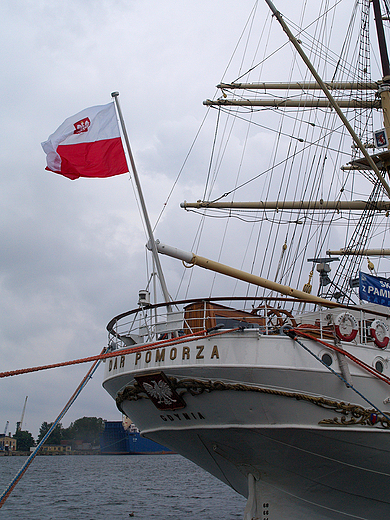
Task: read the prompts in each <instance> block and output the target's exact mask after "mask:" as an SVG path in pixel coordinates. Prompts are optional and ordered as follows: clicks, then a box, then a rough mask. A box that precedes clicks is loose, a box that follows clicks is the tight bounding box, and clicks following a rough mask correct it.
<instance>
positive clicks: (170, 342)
mask: <svg viewBox="0 0 390 520" xmlns="http://www.w3.org/2000/svg"><path fill="white" fill-rule="evenodd" d="M238 330H240V327H237V328H235V329H230V330H229V329H227V330H223V331H220V332H215V333H213V334H207V337H208V338H210V337H214V336H220V335H222V334H227V333H229V332H235V331H238ZM206 333H207V331H206V330H201V331H198V332H193V333H191V334H186V335H185V336H180V338H171V339H167V340H159V341H155V342H153V343H148V344H146V345H141V346H138V347H130V348H124V349H120V350H115V351H113V352H106V350H107V349H104V350H103V351H102V353H101V354H98V355H96V356H90V357H86V358H80V359H73V360H71V361H62V362H59V363H52V364H51V365H41V366H37V367H30V368H20V369H17V370H9V371H7V372H0V379H1V378H3V377H10V376H18V375H21V374H28V373H31V372H39V371H41V370H48V369H50V368H59V367H66V366H70V365H80V364H82V363H90V362H91V361H102V360H104V359H109V358H114V357H118V356H125V355H127V354H133V353H134V352H142V351H144V350H154V349H156V348H161V347H169V346H170V345H178V344H180V343H185V342H186V341H188V339H189V338H192V337H194V336H200V337H204V335H205V334H206ZM103 352H104V353H103Z"/></svg>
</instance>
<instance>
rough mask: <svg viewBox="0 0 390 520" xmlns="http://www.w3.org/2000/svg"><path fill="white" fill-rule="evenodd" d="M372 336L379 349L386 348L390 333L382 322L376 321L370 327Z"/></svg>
mask: <svg viewBox="0 0 390 520" xmlns="http://www.w3.org/2000/svg"><path fill="white" fill-rule="evenodd" d="M370 334H371V337H372V339H373V340H374V342H375V344H376V345H377V346H378V347H379V348H386V347H387V345H388V343H389V340H390V331H389V327H388V326H387V324H386V323H385V322H384V321H382V320H374V321H373V322H372V323H371V325H370Z"/></svg>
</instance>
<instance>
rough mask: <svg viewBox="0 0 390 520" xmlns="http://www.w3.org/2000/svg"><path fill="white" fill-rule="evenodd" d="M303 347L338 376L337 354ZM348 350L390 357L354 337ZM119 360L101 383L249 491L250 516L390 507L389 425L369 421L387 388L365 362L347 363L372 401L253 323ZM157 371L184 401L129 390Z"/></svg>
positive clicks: (178, 446) (346, 514)
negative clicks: (157, 400) (169, 404)
mask: <svg viewBox="0 0 390 520" xmlns="http://www.w3.org/2000/svg"><path fill="white" fill-rule="evenodd" d="M303 343H304V344H305V346H306V347H308V348H309V349H310V351H311V352H312V353H313V354H314V355H315V356H317V357H318V358H321V357H322V356H323V354H324V353H327V354H329V355H330V356H332V358H333V363H332V365H331V368H333V370H335V371H336V372H337V373H339V374H340V369H339V367H338V363H337V359H336V357H335V354H334V352H332V351H331V350H329V349H327V348H326V347H324V346H323V345H321V344H319V343H317V342H316V341H310V340H305V341H304V342H303ZM163 350H165V354H164V360H163V361H156V357H157V359H161V356H162V352H163ZM348 350H349V352H351V354H353V355H354V356H356V357H358V358H359V359H361V360H362V361H364V362H366V363H367V364H369V365H370V366H375V362H376V361H377V360H378V359H379V358H381V359H383V352H382V351H379V350H378V348H376V347H374V346H366V345H365V346H359V345H357V344H356V345H355V344H352V343H351V344H348ZM157 352H158V354H156V353H157ZM116 359H117V363H116V365H115V361H112V360H110V361H109V362H106V373H105V381H104V387H105V388H106V390H107V391H108V392H109V393H110V394H111V395H112V396H113V397H114V398H115V397H117V395H118V392H119V395H120V396H121V397H120V399H119V401H117V402H118V404H119V406H120V407H121V409H122V410H123V411H124V412H125V413H126V414H127V415H128V416H130V417H131V419H132V420H133V421H134V422H135V424H137V426H138V427H139V428H140V429H141V431H142V433H143V435H145V436H146V437H148V438H150V439H152V440H154V441H156V442H158V443H160V444H163V445H165V446H168V447H170V448H171V449H173V450H174V451H177V452H178V453H180V454H182V455H184V456H185V457H187V458H188V459H190V460H192V461H194V462H195V463H196V464H198V465H199V466H201V467H203V468H204V469H205V470H207V471H208V472H210V473H212V474H213V475H215V476H216V477H218V478H219V479H220V480H222V481H223V482H225V483H226V484H228V485H230V486H231V487H232V488H233V489H235V490H236V491H237V492H239V493H240V494H242V495H244V496H246V497H249V501H248V510H247V512H246V516H245V518H252V517H255V518H261V519H262V520H265V519H268V518H269V519H271V518H272V519H278V520H279V519H283V520H284V519H289V520H295V519H302V518H308V519H309V518H310V520H317V519H318V520H319V519H331V520H336V519H337V520H338V519H344V518H364V519H367V520H368V519H370V520H371V519H374V518H375V519H377V518H385V515H386V513H387V514H388V513H389V511H390V494H389V492H388V489H389V486H390V457H389V450H390V448H389V435H390V431H389V430H388V429H387V428H386V427H388V424H387V423H386V420H385V419H383V417H381V419H382V420H381V421H378V422H377V423H376V424H375V420H376V419H377V416H378V417H380V414H377V415H376V414H375V415H374V416H373V417H372V418H371V419H370V414H369V415H368V416H367V413H366V411H367V410H368V409H369V408H370V406H369V405H368V404H367V401H366V400H365V399H367V400H368V401H369V402H374V403H376V405H377V406H378V405H381V406H382V408H383V407H385V406H386V405H384V404H383V402H384V401H386V399H387V398H388V397H389V395H390V388H389V386H388V385H387V384H386V383H384V382H383V381H379V380H377V379H375V378H373V377H372V376H371V375H369V374H368V373H367V372H365V371H364V370H363V369H362V368H360V367H359V366H356V365H355V364H349V370H350V374H351V377H352V380H353V385H354V388H355V389H358V390H359V393H361V395H362V396H364V397H365V399H363V398H362V397H360V395H359V394H357V393H356V392H355V391H353V390H352V389H351V388H347V386H346V385H345V384H344V383H343V381H342V380H340V379H339V378H338V377H336V376H335V375H334V373H332V372H331V371H329V370H328V369H327V368H326V367H324V366H323V365H322V364H321V363H319V362H318V359H316V358H315V357H314V356H313V355H310V353H308V352H307V351H306V350H305V349H304V348H303V347H302V346H300V344H298V343H296V342H295V341H293V340H292V339H291V338H289V337H287V336H280V335H279V336H278V335H276V336H266V335H262V334H259V333H258V331H256V330H253V329H248V330H245V331H240V332H234V333H226V334H223V335H221V336H211V337H199V338H196V339H192V340H187V341H186V342H185V343H179V344H175V345H172V346H169V345H168V346H165V347H163V345H162V344H161V345H158V344H157V345H155V346H154V348H151V349H146V350H144V351H141V352H135V353H132V354H128V355H126V356H125V357H123V358H122V361H121V362H120V360H119V359H120V358H116ZM115 366H116V368H115ZM160 372H163V373H164V374H165V376H167V377H168V378H176V379H175V381H176V383H175V382H174V384H173V386H174V387H175V385H176V390H177V392H178V393H179V394H180V393H181V392H184V393H183V395H182V397H183V399H184V401H185V408H182V409H176V410H161V409H158V408H157V407H156V406H155V404H153V402H152V400H151V399H149V398H147V397H148V396H147V394H146V393H145V392H143V393H142V392H138V393H137V392H136V394H134V391H133V393H132V394H131V395H132V397H130V399H129V398H126V391H125V392H124V393H123V394H120V392H121V391H123V390H124V389H125V387H129V388H130V389H131V390H134V382H135V379H134V377H135V376H140V375H144V374H156V373H160ZM183 381H184V385H183V384H180V383H183ZM202 382H203V384H204V386H202ZM184 386H185V389H184ZM141 390H142V389H141ZM191 392H192V393H191ZM127 395H129V394H127ZM134 395H135V397H134ZM141 397H142V398H141ZM133 399H134V400H133ZM350 405H356V407H355V408H352V407H351V406H350ZM383 412H384V413H385V416H387V412H386V410H384V409H383ZM389 414H390V412H389ZM248 479H249V481H248ZM248 482H249V483H248ZM251 483H252V484H251Z"/></svg>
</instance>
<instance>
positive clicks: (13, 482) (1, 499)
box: [0, 347, 107, 509]
mask: <svg viewBox="0 0 390 520" xmlns="http://www.w3.org/2000/svg"><path fill="white" fill-rule="evenodd" d="M106 350H107V347H105V348H104V349H103V350H102V352H101V354H100V355H101V356H102V355H103V354H104V352H105V351H106ZM100 361H101V359H98V360H96V361H95V362H94V364H93V365H92V367H91V368H90V369H89V370H88V372H87V373H86V375H85V376H84V378H83V379H82V381H81V383H80V384H79V385H78V387H77V388H76V390H75V391H74V393H73V395H72V396H71V398H70V399H69V401H68V402H67V403H66V405H65V406H64V408H63V409H62V411H61V413H60V414H59V415H58V417H57V419H56V420H55V421H54V422H53V424H52V425H51V427H50V428H49V430H48V432H47V433H46V435H45V436H44V437H43V438H42V439H41V441H40V442H39V444H38V445H37V447H36V448H35V450H34V451H33V453H32V454H31V455H30V456H29V457H28V459H27V460H26V462H25V463H24V464H23V466H22V467H21V468H20V470H19V471H18V473H17V474H16V475H15V477H14V478H13V479H12V480H11V482H10V483H9V485H8V487H7V488H6V489H5V490H4V492H3V494H2V495H1V497H0V509H1V508H2V507H3V505H4V504H5V502H6V500H7V498H8V497H9V496H10V494H11V493H12V491H13V489H14V488H15V486H16V485H17V483H18V482H19V481H20V479H21V478H22V477H23V475H24V474H25V472H26V471H27V469H28V467H29V466H30V464H31V463H32V461H33V460H34V459H35V457H36V456H37V455H38V452H39V451H40V449H41V447H42V446H43V444H44V443H45V442H46V441H47V439H48V438H49V436H50V434H51V433H52V432H53V430H54V429H55V427H56V426H57V424H58V423H59V422H60V420H61V419H62V418H63V417H64V415H65V414H66V412H67V411H68V410H69V408H70V407H71V406H72V404H73V403H74V402H75V400H76V399H77V397H78V396H79V395H80V393H81V391H82V390H83V388H84V387H85V386H86V384H87V383H88V381H89V380H90V379H91V378H92V376H93V374H94V373H95V372H96V370H97V368H98V366H99V364H100Z"/></svg>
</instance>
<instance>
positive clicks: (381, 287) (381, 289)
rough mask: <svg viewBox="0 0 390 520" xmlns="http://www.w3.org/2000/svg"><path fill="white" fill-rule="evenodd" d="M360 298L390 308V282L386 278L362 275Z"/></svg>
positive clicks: (360, 277)
mask: <svg viewBox="0 0 390 520" xmlns="http://www.w3.org/2000/svg"><path fill="white" fill-rule="evenodd" d="M359 298H360V299H361V300H366V301H368V302H371V303H378V304H379V305H385V306H386V307H390V281H389V280H387V279H386V278H380V277H378V276H371V275H370V274H366V273H360V274H359Z"/></svg>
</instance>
